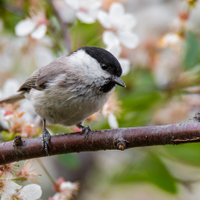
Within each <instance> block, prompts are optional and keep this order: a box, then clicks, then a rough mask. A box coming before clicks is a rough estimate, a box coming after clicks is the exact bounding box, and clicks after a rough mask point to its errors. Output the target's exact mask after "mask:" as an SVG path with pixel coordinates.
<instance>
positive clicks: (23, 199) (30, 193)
mask: <svg viewBox="0 0 200 200" xmlns="http://www.w3.org/2000/svg"><path fill="white" fill-rule="evenodd" d="M41 196H42V189H41V187H40V186H39V185H37V184H29V185H26V186H24V187H23V188H22V189H21V190H19V192H18V193H15V194H14V195H13V197H14V198H13V199H20V200H36V199H39V198H40V197H41Z"/></svg>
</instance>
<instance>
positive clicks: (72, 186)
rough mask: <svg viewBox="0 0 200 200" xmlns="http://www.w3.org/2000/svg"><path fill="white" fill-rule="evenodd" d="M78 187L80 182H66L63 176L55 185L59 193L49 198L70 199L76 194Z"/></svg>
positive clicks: (56, 199)
mask: <svg viewBox="0 0 200 200" xmlns="http://www.w3.org/2000/svg"><path fill="white" fill-rule="evenodd" d="M78 189H79V183H77V182H75V183H72V182H70V181H66V182H65V181H64V179H63V178H59V179H58V180H57V181H56V184H55V186H54V190H55V191H56V192H57V193H55V195H54V196H53V197H50V198H49V200H60V199H66V200H70V199H72V198H73V197H74V196H75V195H76V193H77V191H78Z"/></svg>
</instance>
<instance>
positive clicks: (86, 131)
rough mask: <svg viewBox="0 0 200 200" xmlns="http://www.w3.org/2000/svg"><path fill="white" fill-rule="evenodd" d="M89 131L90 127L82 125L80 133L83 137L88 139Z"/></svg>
mask: <svg viewBox="0 0 200 200" xmlns="http://www.w3.org/2000/svg"><path fill="white" fill-rule="evenodd" d="M90 131H91V128H90V126H89V125H88V126H84V127H83V128H82V133H83V134H84V135H85V139H88V137H89V135H90Z"/></svg>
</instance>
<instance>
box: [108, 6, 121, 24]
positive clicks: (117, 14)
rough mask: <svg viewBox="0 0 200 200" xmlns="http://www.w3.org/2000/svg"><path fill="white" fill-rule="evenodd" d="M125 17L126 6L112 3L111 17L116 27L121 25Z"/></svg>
mask: <svg viewBox="0 0 200 200" xmlns="http://www.w3.org/2000/svg"><path fill="white" fill-rule="evenodd" d="M123 15H124V6H123V5H122V4H121V3H112V5H111V6H110V9H109V17H110V20H111V22H112V23H113V24H114V25H117V24H119V21H121V19H122V17H123Z"/></svg>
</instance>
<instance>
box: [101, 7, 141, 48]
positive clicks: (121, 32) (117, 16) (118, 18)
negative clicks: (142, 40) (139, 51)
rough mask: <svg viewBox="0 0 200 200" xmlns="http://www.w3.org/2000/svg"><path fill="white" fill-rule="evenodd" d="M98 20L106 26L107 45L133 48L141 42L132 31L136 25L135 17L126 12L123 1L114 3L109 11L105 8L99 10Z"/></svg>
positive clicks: (105, 40) (105, 41)
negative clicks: (121, 45) (104, 9)
mask: <svg viewBox="0 0 200 200" xmlns="http://www.w3.org/2000/svg"><path fill="white" fill-rule="evenodd" d="M97 18H98V20H99V22H100V23H101V24H102V26H103V27H105V28H106V29H109V30H106V31H104V33H103V42H104V43H105V44H106V45H107V46H113V45H119V44H120V43H121V44H123V45H124V46H126V47H128V48H130V49H133V48H135V47H137V45H138V44H139V38H138V36H137V35H136V34H134V33H133V32H132V29H133V28H134V27H135V25H136V19H135V17H134V16H133V15H132V14H130V13H125V10H124V7H123V5H122V4H121V3H113V4H112V5H111V6H110V9H109V12H108V13H106V12H105V11H103V10H100V11H99V12H98V17H97Z"/></svg>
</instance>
